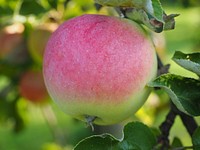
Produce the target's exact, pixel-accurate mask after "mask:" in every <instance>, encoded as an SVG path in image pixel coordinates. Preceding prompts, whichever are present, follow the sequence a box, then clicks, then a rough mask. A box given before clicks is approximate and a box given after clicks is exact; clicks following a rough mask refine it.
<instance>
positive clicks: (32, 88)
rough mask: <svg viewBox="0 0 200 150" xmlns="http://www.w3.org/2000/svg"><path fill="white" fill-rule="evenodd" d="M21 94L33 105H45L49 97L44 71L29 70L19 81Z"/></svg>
mask: <svg viewBox="0 0 200 150" xmlns="http://www.w3.org/2000/svg"><path fill="white" fill-rule="evenodd" d="M19 92H20V95H21V96H22V97H24V98H25V99H27V100H29V101H31V102H33V103H38V104H39V103H40V104H42V103H45V102H46V101H47V100H48V97H49V95H48V92H47V90H46V86H45V84H44V78H43V75H42V71H36V70H29V71H27V72H25V73H24V74H22V76H21V78H20V81H19Z"/></svg>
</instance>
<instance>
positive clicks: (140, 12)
mask: <svg viewBox="0 0 200 150" xmlns="http://www.w3.org/2000/svg"><path fill="white" fill-rule="evenodd" d="M95 2H96V3H98V4H100V5H103V6H104V5H105V6H112V7H120V8H122V10H123V14H124V15H125V17H126V18H128V19H131V20H133V21H136V22H138V23H140V24H144V25H145V26H147V27H148V28H150V29H151V30H153V31H155V32H158V33H159V32H162V31H163V30H170V29H174V27H175V21H174V17H176V16H177V15H176V14H171V15H166V14H165V13H164V10H163V8H162V6H161V3H160V1H159V0H95Z"/></svg>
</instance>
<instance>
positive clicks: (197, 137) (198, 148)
mask: <svg viewBox="0 0 200 150" xmlns="http://www.w3.org/2000/svg"><path fill="white" fill-rule="evenodd" d="M192 144H193V147H194V150H200V127H199V128H197V129H196V131H195V132H194V134H193V135H192Z"/></svg>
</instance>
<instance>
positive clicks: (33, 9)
mask: <svg viewBox="0 0 200 150" xmlns="http://www.w3.org/2000/svg"><path fill="white" fill-rule="evenodd" d="M46 11H47V10H45V8H44V7H43V6H42V5H41V4H39V3H38V2H37V1H28V0H25V1H23V3H22V5H21V9H20V14H21V15H31V14H33V15H39V14H41V13H44V12H46Z"/></svg>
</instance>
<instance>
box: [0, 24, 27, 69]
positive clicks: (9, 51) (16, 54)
mask: <svg viewBox="0 0 200 150" xmlns="http://www.w3.org/2000/svg"><path fill="white" fill-rule="evenodd" d="M23 32H24V26H23V24H21V23H14V24H12V25H9V26H6V27H4V28H3V29H2V30H0V45H1V47H0V60H1V61H4V62H6V63H7V64H12V65H21V64H24V63H26V61H27V60H28V51H27V48H26V44H25V40H24V38H23Z"/></svg>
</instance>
